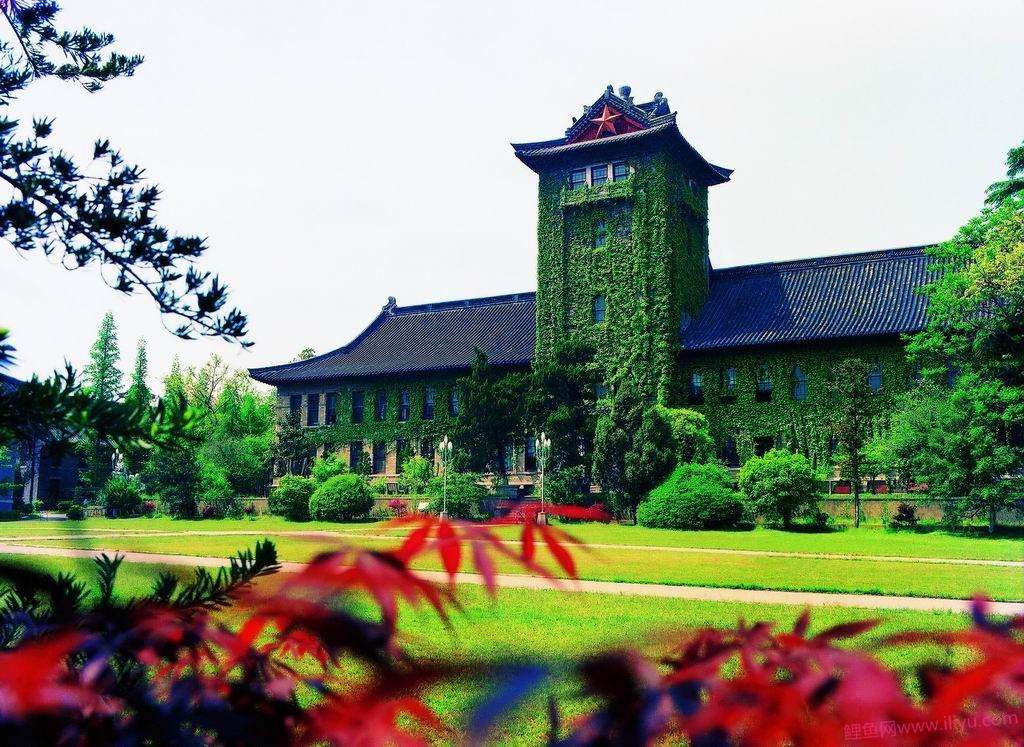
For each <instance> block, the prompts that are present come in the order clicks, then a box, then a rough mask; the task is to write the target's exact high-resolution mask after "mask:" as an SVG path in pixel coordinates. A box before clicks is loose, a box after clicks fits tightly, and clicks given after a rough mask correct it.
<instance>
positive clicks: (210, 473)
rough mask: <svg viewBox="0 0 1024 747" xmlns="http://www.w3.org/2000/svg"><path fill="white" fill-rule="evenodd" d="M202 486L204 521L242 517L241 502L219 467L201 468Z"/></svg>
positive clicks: (212, 465) (205, 466)
mask: <svg viewBox="0 0 1024 747" xmlns="http://www.w3.org/2000/svg"><path fill="white" fill-rule="evenodd" d="M202 486H203V492H202V499H203V518H204V519H223V518H224V517H227V516H230V517H232V518H238V517H240V516H241V515H242V501H241V500H240V499H239V497H238V493H236V492H235V489H234V488H233V487H231V482H230V481H229V480H228V477H227V475H226V474H225V473H224V471H223V470H222V469H221V468H220V467H218V466H216V465H214V464H206V465H204V466H203V475H202Z"/></svg>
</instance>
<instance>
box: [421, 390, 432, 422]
mask: <svg viewBox="0 0 1024 747" xmlns="http://www.w3.org/2000/svg"><path fill="white" fill-rule="evenodd" d="M423 419H424V420H433V419H434V387H432V386H428V387H427V388H426V389H424V390H423Z"/></svg>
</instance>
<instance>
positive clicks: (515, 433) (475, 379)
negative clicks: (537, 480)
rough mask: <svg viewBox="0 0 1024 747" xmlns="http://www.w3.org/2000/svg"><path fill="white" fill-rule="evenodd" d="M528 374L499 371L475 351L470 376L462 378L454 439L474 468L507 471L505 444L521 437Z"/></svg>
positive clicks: (471, 468)
mask: <svg viewBox="0 0 1024 747" xmlns="http://www.w3.org/2000/svg"><path fill="white" fill-rule="evenodd" d="M527 386H528V383H527V378H526V375H525V374H522V373H519V372H511V373H510V372H502V371H496V370H495V369H494V368H493V367H492V366H491V365H490V364H489V363H488V362H487V356H486V355H485V354H484V353H483V352H482V351H481V350H477V351H476V359H475V360H474V361H473V366H472V368H471V370H470V373H469V376H467V377H466V378H465V379H463V380H462V401H461V403H460V408H459V415H458V418H457V419H456V421H455V426H454V428H453V433H452V441H453V442H454V443H455V444H456V447H457V448H458V449H459V450H460V452H461V453H462V456H463V457H464V461H465V463H466V465H467V466H468V468H469V469H470V470H471V471H473V472H491V473H494V474H497V475H500V476H502V477H503V476H504V475H505V448H506V447H507V446H509V445H511V444H514V443H516V442H517V441H519V440H521V439H522V438H523V436H524V435H525V434H524V433H523V422H524V416H525V407H524V401H525V394H526V390H527Z"/></svg>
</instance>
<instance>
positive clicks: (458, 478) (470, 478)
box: [427, 472, 487, 521]
mask: <svg viewBox="0 0 1024 747" xmlns="http://www.w3.org/2000/svg"><path fill="white" fill-rule="evenodd" d="M427 490H428V491H429V493H430V511H431V513H436V514H439V513H441V508H442V504H443V503H444V501H443V500H442V498H443V491H444V478H443V477H435V478H433V479H432V480H431V481H430V483H429V485H428V486H427ZM486 497H487V489H486V488H485V487H484V486H483V485H481V484H480V475H478V474H476V473H473V472H452V473H451V474H450V475H448V501H447V506H448V516H449V517H451V518H453V519H469V520H471V521H480V520H481V519H486V518H487V513H486V512H485V511H484V508H483V505H482V504H483V500H484V499H485V498H486Z"/></svg>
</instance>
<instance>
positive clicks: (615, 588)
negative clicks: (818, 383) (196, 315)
mask: <svg viewBox="0 0 1024 747" xmlns="http://www.w3.org/2000/svg"><path fill="white" fill-rule="evenodd" d="M98 552H103V550H102V549H99V548H98V549H92V550H70V549H67V548H60V547H36V546H31V545H13V544H0V554H12V555H36V556H40V555H41V556H48V557H65V558H67V557H71V558H91V557H93V556H95V555H96V554H97V553H98ZM107 552H110V553H113V552H119V553H120V554H121V555H124V557H125V560H127V561H129V562H132V563H154V564H162V565H183V566H204V567H214V568H216V567H218V566H222V565H225V564H226V562H225V560H224V559H223V558H212V557H204V556H198V555H168V554H161V553H146V552H122V551H115V550H108V551H107ZM281 566H282V570H283V571H285V572H289V573H294V572H296V571H298V570H300V569H301V568H302V567H303V564H302V563H282V564H281ZM419 573H420V574H421V575H422V576H423V577H424V578H427V579H430V580H432V581H445V580H446V579H447V576H446V575H445V574H444V573H442V572H440V571H419ZM456 582H457V583H460V584H477V585H480V584H482V583H483V579H481V578H480V576H478V575H476V574H473V573H460V574H458V575H457V576H456ZM498 585H499V586H503V587H506V588H518V589H551V588H552V586H551V583H550V582H549V581H547V580H545V579H543V578H538V577H536V576H520V575H511V574H509V575H499V576H498ZM559 587H560V588H562V589H564V590H566V591H572V592H580V593H591V594H622V595H626V596H647V597H665V598H672V599H694V600H704V601H712V602H747V603H759V604H787V605H798V606H801V607H806V606H813V607H856V608H860V609H901V610H924V611H936V610H938V611H954V612H963V611H965V610H966V609H967V602H966V601H964V600H963V599H943V598H937V597H896V596H881V595H873V594H836V593H824V592H803V591H766V590H758V589H727V588H721V587H707V586H671V585H667V584H635V583H620V582H613V581H561V582H559ZM992 611H993V612H995V613H997V614H1002V615H1013V614H1024V603H1017V602H993V603H992Z"/></svg>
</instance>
